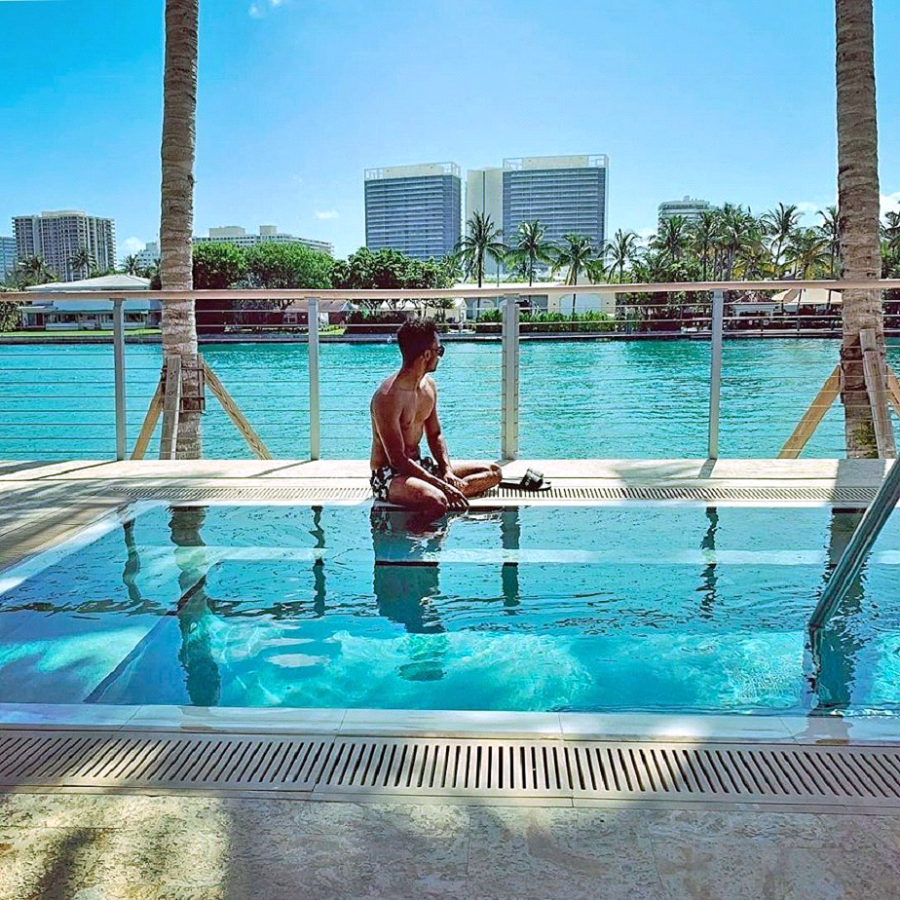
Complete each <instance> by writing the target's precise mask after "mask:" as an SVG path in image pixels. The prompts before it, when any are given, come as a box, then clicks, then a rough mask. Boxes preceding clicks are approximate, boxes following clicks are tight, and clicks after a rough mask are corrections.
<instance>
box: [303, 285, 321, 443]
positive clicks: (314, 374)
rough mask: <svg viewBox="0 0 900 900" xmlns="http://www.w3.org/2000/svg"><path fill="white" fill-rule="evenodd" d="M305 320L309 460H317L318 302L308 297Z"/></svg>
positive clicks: (319, 434)
mask: <svg viewBox="0 0 900 900" xmlns="http://www.w3.org/2000/svg"><path fill="white" fill-rule="evenodd" d="M307 308H308V311H307V315H306V320H307V323H308V343H307V348H308V355H309V458H310V459H319V456H320V453H321V439H322V432H321V428H322V425H321V417H320V413H321V410H320V408H319V407H320V403H319V301H318V300H317V299H316V298H315V297H310V298H309V301H308V307H307Z"/></svg>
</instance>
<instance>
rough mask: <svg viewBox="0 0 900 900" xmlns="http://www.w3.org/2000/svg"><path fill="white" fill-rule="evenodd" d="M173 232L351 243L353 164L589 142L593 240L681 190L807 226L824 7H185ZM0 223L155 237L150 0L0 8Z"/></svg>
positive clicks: (133, 243)
mask: <svg viewBox="0 0 900 900" xmlns="http://www.w3.org/2000/svg"><path fill="white" fill-rule="evenodd" d="M200 5H201V23H200V68H199V73H200V84H199V100H198V118H197V163H196V179H197V187H196V194H195V233H197V234H205V233H206V231H207V229H209V228H210V227H215V226H219V225H243V226H244V227H245V228H247V229H248V231H255V230H256V229H257V227H258V226H259V225H260V224H276V225H278V226H279V228H280V230H282V231H288V232H291V233H293V234H297V235H303V236H307V237H314V238H320V239H323V240H329V241H332V242H333V243H334V245H335V251H336V253H337V254H338V255H341V256H344V255H346V254H347V253H350V252H352V251H353V250H355V249H356V248H357V247H359V246H360V245H361V244H362V243H363V241H364V211H363V170H364V169H366V168H369V167H376V166H390V165H405V164H413V163H419V162H443V161H454V162H457V163H459V165H460V166H461V167H462V169H463V171H464V172H465V170H466V169H468V168H478V167H483V166H490V165H501V164H502V161H503V159H504V157H515V156H532V155H556V154H569V153H606V154H608V155H609V157H610V201H609V228H610V232H612V231H614V230H615V229H617V228H623V229H633V230H635V231H639V232H641V231H646V230H648V229H652V227H653V225H654V223H655V219H656V208H657V204H658V203H659V202H660V201H661V200H666V199H674V198H678V197H681V196H682V195H684V194H690V195H691V196H695V197H703V198H705V199H708V200H711V201H712V202H714V203H722V202H725V201H729V202H732V203H742V204H744V205H749V206H750V207H751V208H752V209H753V211H754V212H761V211H763V210H765V209H768V208H770V207H772V206H775V205H776V204H777V203H778V202H779V201H784V202H785V203H796V204H798V205H800V206H801V208H802V209H803V210H806V211H808V212H809V217H808V221H809V222H810V223H812V222H813V221H815V216H814V212H815V210H816V209H818V208H820V207H822V206H823V205H826V204H828V203H833V202H834V198H835V192H836V188H835V182H836V146H835V112H834V23H833V15H834V13H833V3H832V2H830V0H774V2H773V0H201V3H200ZM875 28H876V77H877V89H878V101H879V143H880V171H881V191H882V194H883V195H884V197H885V200H884V203H885V205H890V208H898V207H900V54H897V53H896V48H897V47H898V46H900V2H897V0H875ZM0 35H2V38H0V123H2V125H0V128H2V135H3V140H2V142H0V234H9V233H11V224H10V221H9V220H10V217H11V216H13V215H23V214H29V213H34V212H39V211H41V210H48V209H69V208H75V209H83V210H85V211H86V212H88V213H90V214H93V215H101V216H110V217H112V218H114V219H115V220H116V231H117V237H118V245H119V252H120V255H124V253H125V252H127V251H133V250H134V249H136V248H139V247H140V246H142V245H143V243H144V242H145V241H147V240H154V239H155V238H156V235H157V233H158V230H159V138H160V121H161V115H162V112H161V111H162V56H163V0H0Z"/></svg>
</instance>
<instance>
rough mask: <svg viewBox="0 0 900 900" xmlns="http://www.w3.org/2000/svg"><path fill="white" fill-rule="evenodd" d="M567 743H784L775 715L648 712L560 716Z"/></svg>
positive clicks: (782, 725)
mask: <svg viewBox="0 0 900 900" xmlns="http://www.w3.org/2000/svg"><path fill="white" fill-rule="evenodd" d="M559 718H560V723H561V726H562V732H563V735H564V736H565V737H566V738H569V739H570V740H621V741H627V740H655V741H671V742H679V743H680V742H688V743H699V742H702V743H707V742H711V741H715V742H733V741H787V740H790V738H791V734H790V732H789V731H788V728H787V726H786V725H785V723H784V720H783V719H782V718H781V717H779V716H727V715H726V716H700V715H654V714H650V713H646V714H642V713H611V714H593V713H560V716H559Z"/></svg>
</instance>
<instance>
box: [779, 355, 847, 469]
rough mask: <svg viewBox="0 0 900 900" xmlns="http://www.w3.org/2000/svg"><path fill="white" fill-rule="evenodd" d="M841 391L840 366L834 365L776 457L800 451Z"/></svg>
mask: <svg viewBox="0 0 900 900" xmlns="http://www.w3.org/2000/svg"><path fill="white" fill-rule="evenodd" d="M840 392H841V366H840V363H838V365H836V366H835V367H834V371H833V372H832V373H831V374H830V375H829V376H828V378H826V379H825V384H823V385H822V387H821V389H820V390H819V393H818V394H816V398H815V400H813V402H812V403H811V404H810V405H809V409H807V410H806V412H805V413H804V414H803V418H802V419H801V420H800V422H799V423H798V424H797V427H796V428H795V429H794V433H793V434H792V435H791V436H790V437H789V438H788V439H787V441H786V442H785V444H784V446H783V447H782V448H781V450H780V451H779V453H778V459H796V458H797V457H798V456H799V455H800V451H801V450H802V449H803V448H804V447H805V446H806V442H807V441H808V440H809V439H810V438H811V437H812V436H813V432H815V430H816V428H818V427H819V422H821V421H822V419H823V418H824V416H825V413H827V412H828V410H829V409H830V408H831V404H832V403H834V401H835V399H836V398H837V396H838V394H840Z"/></svg>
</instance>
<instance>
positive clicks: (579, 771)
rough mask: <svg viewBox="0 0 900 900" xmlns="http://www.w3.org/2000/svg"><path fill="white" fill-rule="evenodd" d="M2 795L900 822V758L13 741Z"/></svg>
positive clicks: (810, 752)
mask: <svg viewBox="0 0 900 900" xmlns="http://www.w3.org/2000/svg"><path fill="white" fill-rule="evenodd" d="M0 786H3V787H6V788H22V787H26V786H27V787H42V788H93V789H97V788H100V789H102V788H117V789H122V788H129V789H136V790H140V789H156V790H172V791H180V790H202V791H217V790H226V791H227V790H231V791H279V792H287V793H290V792H302V793H304V794H306V795H312V796H315V795H322V796H323V798H324V797H325V796H331V797H334V798H337V796H338V795H345V796H346V795H353V796H357V795H371V796H373V797H374V796H376V795H377V796H382V797H387V796H392V795H393V796H398V797H410V796H416V795H419V796H421V795H428V796H439V797H440V796H444V797H450V796H462V797H472V798H474V797H481V798H486V799H490V798H495V799H502V798H528V797H531V798H534V799H540V798H571V799H573V800H578V799H583V800H590V799H595V800H603V799H618V800H622V799H641V800H667V801H673V800H674V801H681V802H696V801H702V802H706V803H709V802H727V803H735V802H745V803H746V802H752V803H763V804H766V803H768V804H779V805H785V804H787V805H790V804H802V805H810V804H813V805H815V804H824V805H835V804H838V805H842V806H847V805H850V806H859V805H863V806H878V807H885V806H887V807H897V808H900V747H846V746H801V745H775V744H752V745H751V744H709V745H696V744H677V743H657V742H612V741H605V742H604V741H563V740H545V741H538V740H499V739H498V740H489V739H480V740H476V739H468V740H462V739H453V738H430V739H420V738H409V739H400V738H363V737H361V738H344V739H342V738H331V737H324V736H293V735H292V736H287V735H286V736H283V737H271V738H268V737H260V736H256V735H243V736H241V735H210V734H177V735H176V734H166V733H163V734H160V733H155V734H151V733H146V732H128V733H126V732H115V733H113V734H110V733H98V732H77V731H70V732H53V733H52V734H36V733H35V732H28V731H8V732H3V733H2V735H0Z"/></svg>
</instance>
